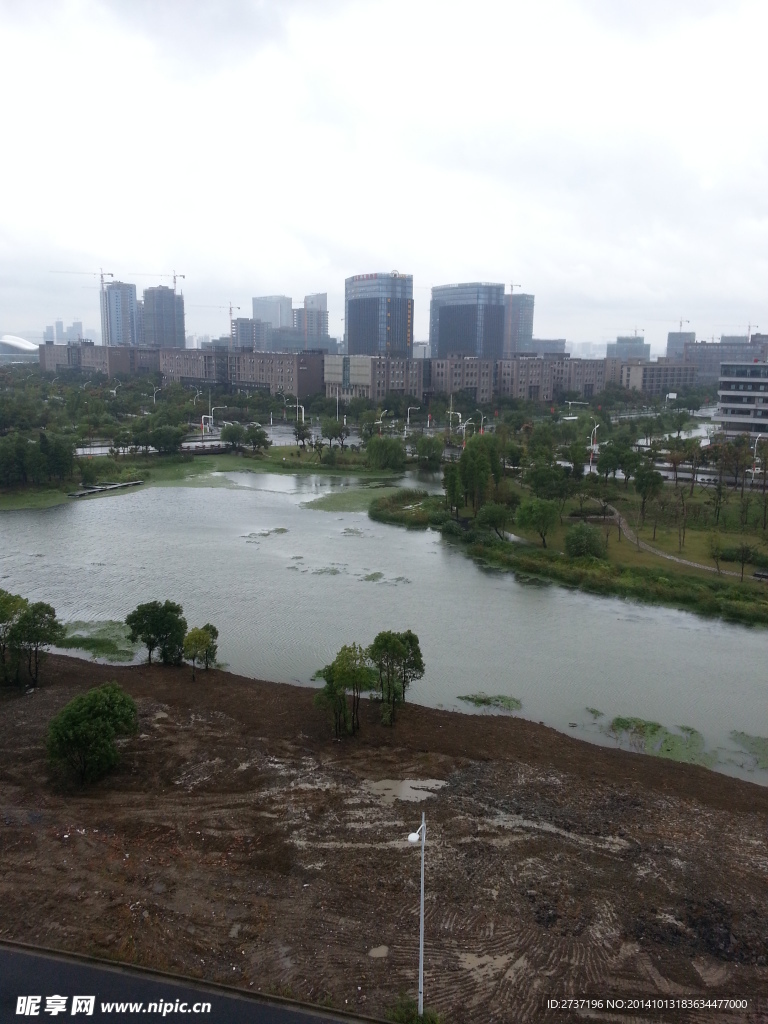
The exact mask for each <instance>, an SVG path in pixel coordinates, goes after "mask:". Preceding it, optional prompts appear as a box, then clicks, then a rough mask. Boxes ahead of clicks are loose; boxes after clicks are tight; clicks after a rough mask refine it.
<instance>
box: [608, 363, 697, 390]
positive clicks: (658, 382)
mask: <svg viewBox="0 0 768 1024" xmlns="http://www.w3.org/2000/svg"><path fill="white" fill-rule="evenodd" d="M696 373H697V368H696V367H695V366H692V365H690V364H687V363H673V362H668V361H667V360H666V359H659V361H658V362H656V363H641V362H634V361H633V362H632V363H627V364H625V365H624V366H622V368H621V386H622V387H623V388H628V389H629V390H630V391H642V392H643V394H646V395H666V394H668V393H669V392H670V391H675V392H677V391H681V390H683V388H690V387H693V386H694V385H695V383H696Z"/></svg>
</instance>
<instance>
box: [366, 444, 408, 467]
mask: <svg viewBox="0 0 768 1024" xmlns="http://www.w3.org/2000/svg"><path fill="white" fill-rule="evenodd" d="M365 455H366V461H367V462H368V465H369V467H370V468H371V469H391V470H394V471H395V472H400V471H401V470H403V469H405V449H404V448H403V443H402V441H400V440H399V439H398V438H396V437H377V436H374V437H372V438H371V439H370V441H369V442H368V444H367V445H366V448H365Z"/></svg>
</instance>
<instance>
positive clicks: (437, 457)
mask: <svg viewBox="0 0 768 1024" xmlns="http://www.w3.org/2000/svg"><path fill="white" fill-rule="evenodd" d="M444 447H445V445H444V444H443V439H442V437H437V436H435V437H427V435H426V434H425V435H423V436H422V437H420V438H419V439H418V441H417V442H416V455H417V456H418V459H419V468H420V469H424V470H427V471H428V472H431V473H434V472H436V471H437V470H438V469H440V463H441V462H442V460H443V449H444Z"/></svg>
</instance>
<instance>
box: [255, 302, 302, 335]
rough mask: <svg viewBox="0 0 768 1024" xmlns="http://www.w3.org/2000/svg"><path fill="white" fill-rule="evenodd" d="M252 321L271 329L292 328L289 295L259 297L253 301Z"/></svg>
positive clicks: (291, 305)
mask: <svg viewBox="0 0 768 1024" xmlns="http://www.w3.org/2000/svg"><path fill="white" fill-rule="evenodd" d="M252 301H253V319H254V320H263V321H264V323H267V324H271V326H272V327H278V328H280V327H287V328H292V327H293V300H292V299H291V297H290V296H289V295H261V296H257V297H256V298H254V299H253V300H252Z"/></svg>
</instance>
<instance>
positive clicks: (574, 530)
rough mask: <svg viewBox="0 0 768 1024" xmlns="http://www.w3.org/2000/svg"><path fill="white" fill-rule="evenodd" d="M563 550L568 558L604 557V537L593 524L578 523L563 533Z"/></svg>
mask: <svg viewBox="0 0 768 1024" xmlns="http://www.w3.org/2000/svg"><path fill="white" fill-rule="evenodd" d="M565 551H566V554H567V555H568V556H569V557H570V558H586V557H588V556H591V557H592V558H605V553H606V549H605V539H604V537H603V535H602V534H601V533H600V531H599V530H596V529H595V528H594V526H588V525H587V524H586V523H578V524H577V525H576V526H572V527H571V528H570V529H569V530H568V532H567V533H566V535H565Z"/></svg>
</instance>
